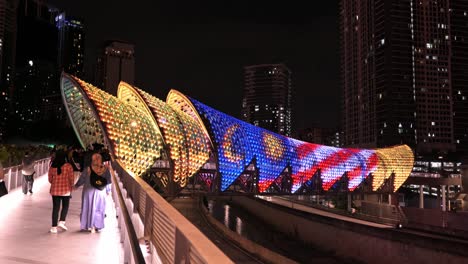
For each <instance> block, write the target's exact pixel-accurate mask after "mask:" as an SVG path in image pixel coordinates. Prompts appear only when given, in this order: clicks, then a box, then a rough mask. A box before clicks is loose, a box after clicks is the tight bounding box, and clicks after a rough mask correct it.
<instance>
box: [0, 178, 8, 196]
mask: <svg viewBox="0 0 468 264" xmlns="http://www.w3.org/2000/svg"><path fill="white" fill-rule="evenodd" d="M5 194H8V190H7V188H6V185H5V182H4V181H2V182H0V197H2V196H3V195H5Z"/></svg>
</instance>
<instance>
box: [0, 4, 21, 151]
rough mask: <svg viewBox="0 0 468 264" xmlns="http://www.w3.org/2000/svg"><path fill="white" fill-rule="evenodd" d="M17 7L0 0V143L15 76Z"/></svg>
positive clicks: (4, 132) (4, 129)
mask: <svg viewBox="0 0 468 264" xmlns="http://www.w3.org/2000/svg"><path fill="white" fill-rule="evenodd" d="M17 7H18V3H17V1H15V0H0V142H1V141H2V139H3V138H4V136H5V135H6V124H7V119H8V113H9V112H10V111H9V110H10V109H9V107H10V103H11V100H10V99H11V92H12V89H13V80H14V76H15V54H16V52H15V48H16V12H17Z"/></svg>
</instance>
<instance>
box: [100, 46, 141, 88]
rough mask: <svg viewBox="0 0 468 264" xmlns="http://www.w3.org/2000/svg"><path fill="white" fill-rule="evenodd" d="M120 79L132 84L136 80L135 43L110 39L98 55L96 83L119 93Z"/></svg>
mask: <svg viewBox="0 0 468 264" xmlns="http://www.w3.org/2000/svg"><path fill="white" fill-rule="evenodd" d="M120 81H125V82H127V83H130V84H133V83H134V82H135V51H134V45H133V44H130V43H127V42H123V41H115V40H110V41H107V42H106V43H105V44H104V48H103V50H102V53H101V55H100V56H99V57H98V63H97V69H96V85H97V86H100V87H103V88H104V90H105V91H107V92H109V93H110V94H113V95H117V86H118V84H119V82H120Z"/></svg>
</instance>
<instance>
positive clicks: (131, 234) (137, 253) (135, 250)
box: [110, 168, 146, 263]
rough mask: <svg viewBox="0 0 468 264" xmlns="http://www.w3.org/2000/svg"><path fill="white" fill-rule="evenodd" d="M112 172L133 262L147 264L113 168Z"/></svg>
mask: <svg viewBox="0 0 468 264" xmlns="http://www.w3.org/2000/svg"><path fill="white" fill-rule="evenodd" d="M110 172H111V176H112V182H113V183H114V184H113V186H114V188H115V191H116V192H117V194H116V195H117V198H118V201H119V205H120V208H121V210H122V213H121V215H122V217H123V220H124V222H125V226H126V228H125V229H126V231H127V235H128V238H129V240H130V247H131V252H132V256H133V260H134V261H136V262H134V263H146V261H145V258H144V257H143V253H142V252H141V249H140V245H139V242H138V237H137V235H136V232H135V228H134V227H133V224H132V220H131V218H130V215H129V213H128V210H127V206H125V201H124V198H123V195H122V191H121V190H120V186H119V184H118V180H117V177H116V176H115V174H114V171H113V170H112V168H110Z"/></svg>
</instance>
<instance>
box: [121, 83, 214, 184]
mask: <svg viewBox="0 0 468 264" xmlns="http://www.w3.org/2000/svg"><path fill="white" fill-rule="evenodd" d="M132 93H133V95H132ZM120 95H122V96H125V98H123V99H124V100H125V101H134V102H136V99H140V98H141V100H143V101H141V102H140V103H135V104H145V105H147V106H148V107H149V109H151V112H152V114H153V115H154V117H155V119H156V121H157V124H158V126H159V128H160V129H161V132H162V134H163V136H164V140H165V143H166V144H167V145H168V148H167V149H168V151H169V155H170V157H171V160H172V162H173V172H174V177H173V181H174V182H177V183H178V184H179V185H180V186H181V187H184V186H185V185H186V184H187V178H188V177H191V176H192V175H193V174H194V173H195V172H196V171H197V170H199V169H200V168H201V167H202V166H203V164H204V163H206V162H207V161H208V159H209V152H210V148H209V143H208V142H209V141H208V140H207V139H206V138H205V137H204V132H203V130H202V129H200V128H199V127H198V126H197V123H196V121H195V120H193V119H192V118H191V117H190V116H187V115H186V114H185V113H182V112H180V113H179V112H176V111H175V110H174V109H172V108H171V107H170V106H169V105H168V104H166V103H165V102H163V101H162V100H160V99H158V98H156V97H154V96H152V95H150V94H148V93H146V92H144V91H143V90H141V89H138V88H136V87H132V86H130V85H128V84H125V85H122V86H119V96H120ZM129 98H132V99H129ZM135 98H136V99H135Z"/></svg>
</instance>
